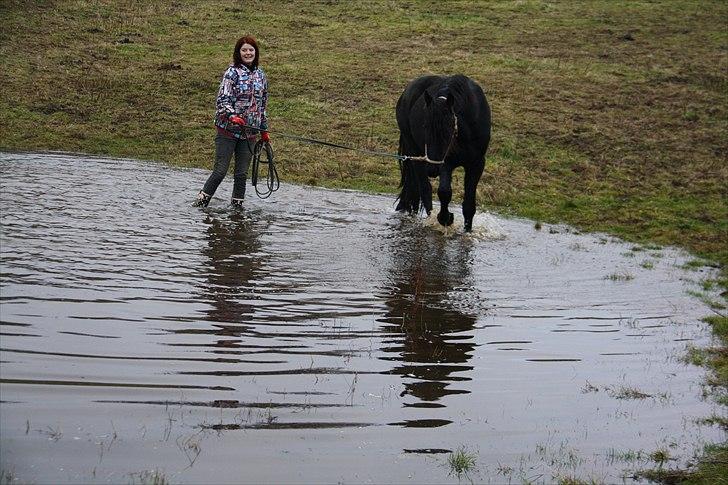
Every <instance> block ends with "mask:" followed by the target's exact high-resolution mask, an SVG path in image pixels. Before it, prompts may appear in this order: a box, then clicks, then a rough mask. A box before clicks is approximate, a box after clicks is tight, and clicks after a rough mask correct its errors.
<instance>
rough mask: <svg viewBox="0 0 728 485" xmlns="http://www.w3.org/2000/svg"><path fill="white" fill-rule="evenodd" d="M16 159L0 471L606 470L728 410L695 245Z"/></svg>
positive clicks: (686, 442) (238, 479) (350, 196)
mask: <svg viewBox="0 0 728 485" xmlns="http://www.w3.org/2000/svg"><path fill="white" fill-rule="evenodd" d="M0 172H1V173H2V177H1V178H0V203H1V205H0V207H2V209H1V212H0V214H1V223H2V231H1V233H0V251H1V256H2V258H1V261H0V271H1V276H0V305H1V306H0V331H1V333H0V361H1V362H0V399H1V402H0V425H1V428H0V429H1V438H0V440H1V441H0V468H1V469H2V472H3V473H4V474H5V476H6V477H8V476H9V477H11V478H17V479H18V480H19V481H20V482H22V483H106V482H110V483H151V478H152V477H154V476H157V477H164V478H165V479H166V480H168V481H169V482H171V483H336V482H342V483H370V482H371V483H458V481H468V480H472V481H475V482H484V483H488V482H491V483H507V482H509V481H510V482H514V483H520V482H522V481H524V480H529V481H533V482H546V483H549V482H553V481H555V480H558V479H559V478H560V477H579V478H581V479H584V480H590V479H593V480H596V481H606V482H610V483H613V482H621V481H623V480H624V481H630V479H629V476H630V475H631V471H632V470H635V469H639V468H645V467H654V466H656V462H655V456H657V457H663V458H665V460H663V461H664V463H663V466H664V467H673V466H680V465H684V464H685V463H686V462H688V461H689V460H690V459H691V458H692V456H693V453H694V452H695V451H700V449H701V447H702V445H703V444H704V443H706V442H713V441H719V440H721V439H724V436H723V435H722V433H721V432H720V430H718V429H716V428H711V427H709V426H706V425H701V424H699V423H697V422H696V421H697V420H699V419H701V418H705V417H707V416H710V415H711V414H713V413H716V412H719V411H718V410H717V409H714V407H713V405H712V404H711V403H710V402H708V401H706V400H704V399H703V398H702V388H701V382H702V378H703V371H702V369H701V368H699V367H695V366H693V365H690V364H687V363H686V362H685V360H684V357H685V355H686V353H687V349H688V348H689V347H690V346H691V345H694V346H702V345H706V344H708V343H709V341H710V334H709V329H708V328H707V327H706V326H705V325H704V324H703V323H701V321H700V319H701V318H702V317H703V316H706V315H708V314H709V313H710V312H709V310H708V309H707V307H706V306H705V305H704V304H703V303H702V302H701V301H700V300H698V299H696V298H694V297H690V296H689V295H688V293H687V292H688V290H690V289H694V288H695V283H694V281H696V280H699V279H700V278H701V277H702V276H704V275H705V274H706V273H698V272H694V271H687V270H684V269H681V267H682V265H683V264H684V263H685V262H686V261H689V259H690V258H689V257H688V256H687V255H686V254H684V253H681V252H679V251H676V250H673V249H657V248H644V247H635V245H632V244H626V243H622V242H619V241H617V240H613V239H610V238H605V237H603V236H599V235H586V234H577V233H575V232H574V231H572V230H569V229H568V228H565V227H555V226H548V225H545V226H544V227H543V228H542V229H541V230H536V229H535V228H534V224H533V223H532V222H530V221H524V220H510V219H500V218H496V217H494V216H491V215H488V214H482V213H479V214H478V215H476V219H475V223H474V232H473V233H472V234H468V235H465V234H462V232H461V229H460V230H458V229H457V227H456V230H455V231H454V233H453V234H443V233H442V232H441V231H440V230H438V228H436V227H434V226H433V225H432V224H430V223H429V222H428V221H424V220H422V219H421V218H417V219H415V218H411V217H404V216H401V215H399V214H396V213H395V212H394V211H393V203H394V197H393V196H377V195H365V194H360V193H355V192H341V191H328V190H319V189H313V188H308V187H300V186H293V185H289V184H286V183H285V173H283V177H284V185H283V186H282V187H281V190H280V191H278V192H276V193H275V194H274V195H273V196H272V197H271V198H269V199H267V200H259V199H258V198H256V197H255V194H254V191H253V190H252V188H249V193H248V197H247V199H246V205H247V207H246V209H245V210H243V211H234V210H232V209H230V208H229V207H228V200H229V196H230V190H231V185H232V181H231V179H226V181H225V182H223V185H222V186H221V188H220V191H219V192H218V194H216V198H215V199H213V201H212V203H211V205H210V207H208V208H206V209H198V208H193V207H191V206H190V202H191V201H192V199H193V197H194V196H195V194H196V192H197V190H199V187H201V185H202V183H203V182H204V180H205V178H206V177H207V174H208V172H207V171H206V170H180V169H174V168H169V167H164V166H161V165H157V164H154V163H142V162H137V161H132V160H108V159H98V158H82V157H78V156H71V155H62V154H43V155H34V154H0ZM457 216H460V214H459V213H457V214H456V217H457ZM456 221H457V219H456ZM460 221H462V218H461V216H460ZM456 224H457V222H456ZM459 450H460V451H464V452H465V453H466V454H467V456H469V457H472V458H473V460H474V465H473V467H471V468H470V470H469V471H468V472H467V476H466V475H464V474H461V475H460V476H458V474H457V473H456V470H455V469H453V467H452V466H451V465H450V464H449V457H451V456H453V455H452V453H453V452H457V451H459ZM650 455H652V457H650Z"/></svg>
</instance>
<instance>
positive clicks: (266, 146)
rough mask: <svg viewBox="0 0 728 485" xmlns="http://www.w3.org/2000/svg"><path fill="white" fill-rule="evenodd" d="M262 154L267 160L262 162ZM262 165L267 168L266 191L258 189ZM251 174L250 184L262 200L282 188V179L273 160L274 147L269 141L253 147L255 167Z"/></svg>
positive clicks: (261, 141)
mask: <svg viewBox="0 0 728 485" xmlns="http://www.w3.org/2000/svg"><path fill="white" fill-rule="evenodd" d="M262 153H265V160H264V161H262V162H261V160H260V156H261V154H262ZM261 164H262V165H264V166H266V167H267V171H266V174H265V188H264V189H259V188H258V179H259V178H260V167H261ZM251 172H252V173H251V179H250V183H251V184H252V185H253V187H255V193H256V194H257V195H258V197H260V198H261V199H267V198H268V197H270V195H271V194H272V193H273V192H275V191H276V190H278V189H279V188H280V187H281V179H280V178H279V177H278V170H277V169H276V164H275V161H274V160H273V147H271V146H270V143H268V142H267V141H263V140H258V142H257V143H256V144H255V147H253V166H252V167H251Z"/></svg>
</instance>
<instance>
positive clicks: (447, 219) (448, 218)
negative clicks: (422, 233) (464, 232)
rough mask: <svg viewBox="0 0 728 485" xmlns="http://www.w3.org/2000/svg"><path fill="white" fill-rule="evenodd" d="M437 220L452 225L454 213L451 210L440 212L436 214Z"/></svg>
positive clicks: (442, 223) (444, 224) (445, 224)
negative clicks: (445, 212)
mask: <svg viewBox="0 0 728 485" xmlns="http://www.w3.org/2000/svg"><path fill="white" fill-rule="evenodd" d="M437 222H439V223H440V225H443V226H452V224H453V222H455V214H453V213H452V212H448V213H447V214H443V213H442V212H440V213H439V214H437Z"/></svg>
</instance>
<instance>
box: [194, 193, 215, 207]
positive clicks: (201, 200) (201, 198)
mask: <svg viewBox="0 0 728 485" xmlns="http://www.w3.org/2000/svg"><path fill="white" fill-rule="evenodd" d="M210 200H212V196H211V195H207V194H206V193H204V192H203V191H201V190H200V193H199V194H197V198H196V199H195V201H194V202H193V203H192V206H193V207H207V204H209V203H210Z"/></svg>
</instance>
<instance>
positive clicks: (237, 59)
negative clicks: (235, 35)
mask: <svg viewBox="0 0 728 485" xmlns="http://www.w3.org/2000/svg"><path fill="white" fill-rule="evenodd" d="M243 44H250V45H252V46H253V47H254V48H255V58H254V59H253V64H252V65H251V67H252V68H253V69H257V68H258V58H259V56H260V49H258V41H257V40H255V37H253V36H252V35H244V36H243V37H241V38H239V39H238V41H237V42H236V43H235V49H234V50H233V64H235V65H236V66H243V65H244V64H243V58H242V57H241V56H240V48H241V47H242V46H243Z"/></svg>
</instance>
